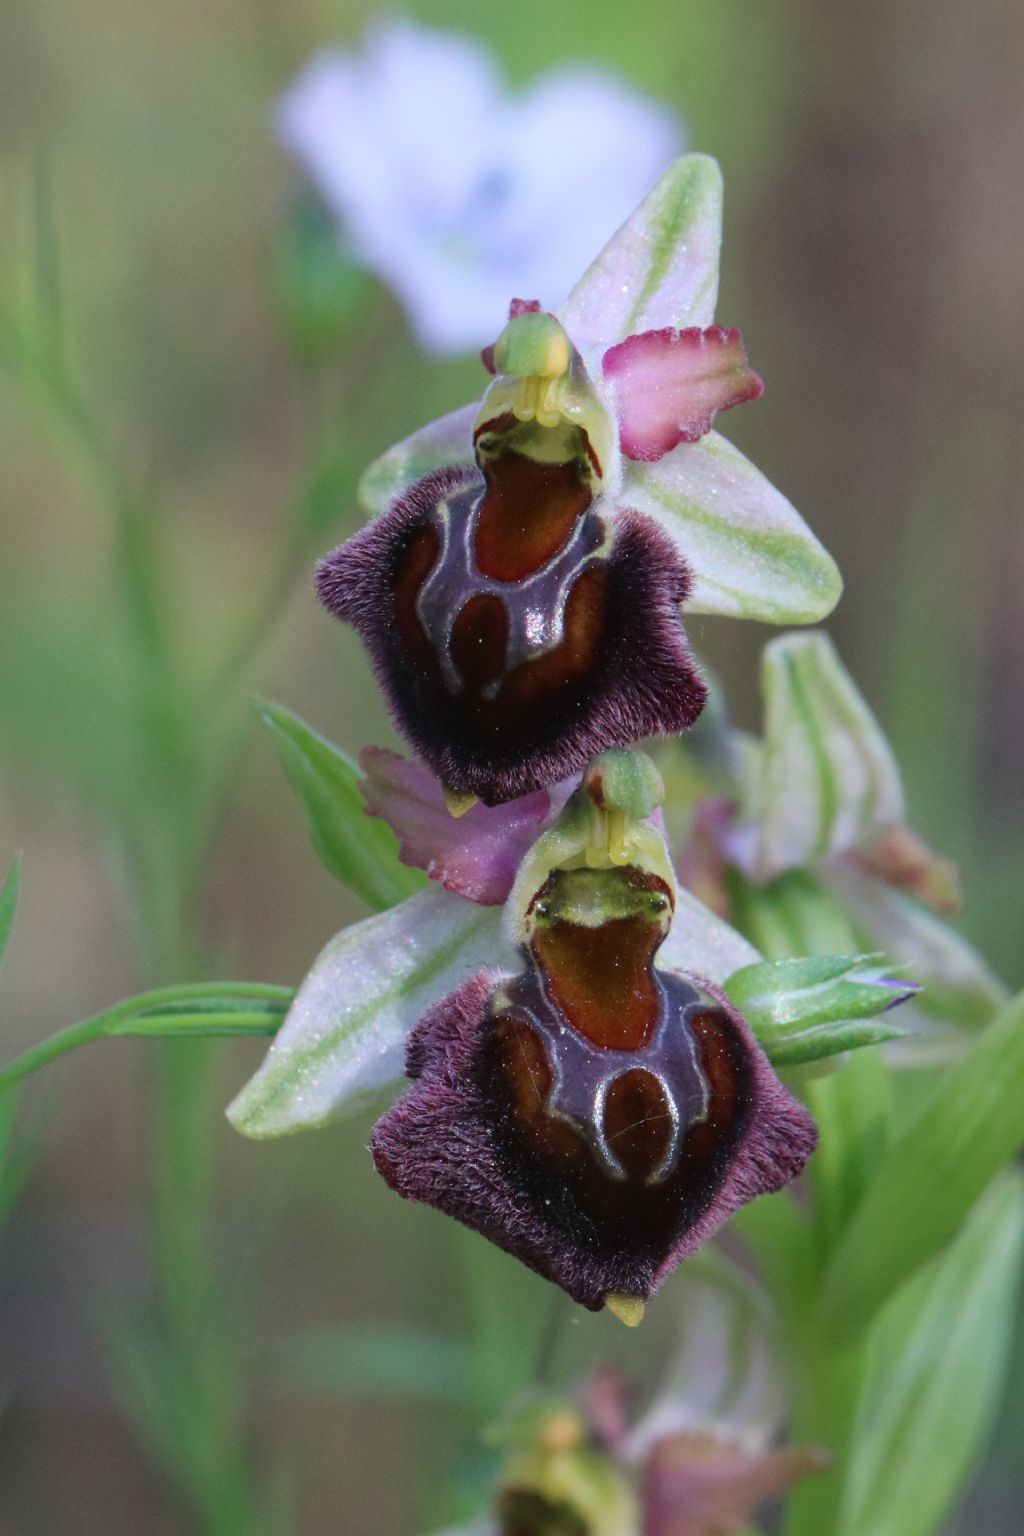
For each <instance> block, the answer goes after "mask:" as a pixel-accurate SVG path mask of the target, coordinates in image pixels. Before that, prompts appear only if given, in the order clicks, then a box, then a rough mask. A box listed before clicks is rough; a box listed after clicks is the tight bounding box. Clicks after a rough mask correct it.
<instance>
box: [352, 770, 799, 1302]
mask: <svg viewBox="0 0 1024 1536" xmlns="http://www.w3.org/2000/svg"><path fill="white" fill-rule="evenodd" d="M660 798H661V786H660V780H659V778H658V775H657V772H656V770H655V769H654V766H653V764H651V763H650V761H649V760H648V759H646V758H644V757H643V755H642V754H639V753H635V752H610V753H608V754H605V755H604V756H603V757H602V758H599V759H598V760H597V761H596V762H595V763H594V764H592V765H591V767H590V769H589V770H588V773H587V774H586V776H585V777H584V780H583V783H582V785H581V786H580V788H579V790H577V792H576V793H575V794H574V795H573V797H572V798H571V799H570V801H569V802H568V804H567V805H566V807H565V809H564V811H563V812H562V814H561V815H560V817H559V818H558V820H557V821H556V822H555V823H554V824H553V825H552V826H551V827H550V828H549V830H548V831H547V832H545V833H543V834H542V836H541V837H540V838H539V839H538V841H537V843H536V845H535V846H534V848H533V849H532V850H531V851H530V853H529V854H528V855H527V858H526V859H525V860H524V863H523V865H522V867H521V869H520V872H519V875H518V876H517V879H516V883H515V885H514V886H513V888H512V892H511V895H510V897H509V900H508V903H507V905H506V908H505V918H504V921H505V926H506V934H507V937H508V938H509V939H510V940H512V941H513V942H514V944H515V946H516V949H517V951H518V955H519V969H518V971H516V972H515V973H514V974H511V975H509V974H502V973H500V972H494V971H490V970H485V971H480V972H478V973H477V974H476V975H474V976H472V977H470V979H469V980H468V981H466V982H465V983H463V985H462V986H460V987H459V988H458V989H457V990H456V991H454V992H453V993H451V994H449V995H448V996H447V997H445V998H443V999H442V1001H441V1002H440V1003H438V1004H437V1005H436V1006H435V1007H433V1008H432V1009H430V1011H429V1012H428V1013H427V1014H426V1015H425V1016H424V1017H423V1018H422V1019H421V1021H420V1023H419V1024H418V1025H417V1027H416V1029H415V1030H414V1031H413V1034H412V1036H411V1038H410V1041H409V1046H408V1050H407V1056H406V1065H407V1071H408V1074H409V1076H410V1077H412V1078H413V1079H414V1080H415V1082H414V1086H413V1088H412V1089H411V1090H410V1091H409V1092H408V1093H407V1094H406V1095H405V1097H404V1098H403V1099H401V1100H400V1101H399V1103H398V1104H397V1105H396V1106H395V1107H394V1108H393V1109H391V1110H390V1111H389V1112H388V1113H387V1114H386V1115H385V1116H384V1117H383V1119H382V1120H381V1121H380V1122H379V1123H378V1125H377V1127H376V1129H375V1131H374V1133H373V1139H372V1152H373V1156H374V1161H375V1162H376V1164H377V1167H378V1169H379V1171H380V1172H381V1173H382V1174H383V1176H384V1177H385V1179H386V1180H387V1182H388V1183H389V1184H390V1185H391V1186H392V1188H394V1189H395V1190H397V1191H398V1193H400V1194H402V1195H404V1196H406V1197H408V1198H410V1199H414V1200H421V1201H424V1202H426V1203H428V1204H430V1205H434V1206H436V1207H437V1208H438V1209H440V1210H443V1211H446V1212H447V1213H448V1214H450V1215H452V1216H455V1217H456V1218H457V1219H458V1220H460V1221H462V1222H464V1223H465V1224H466V1225H467V1226H470V1227H473V1228H475V1229H476V1230H477V1231H479V1232H482V1233H483V1234H484V1236H486V1237H488V1238H490V1239H491V1241H493V1242H495V1243H497V1244H498V1246H499V1247H502V1248H504V1249H505V1250H506V1251H508V1252H510V1253H512V1254H514V1255H515V1256H516V1257H518V1258H519V1259H521V1260H522V1261H523V1262H524V1263H525V1264H527V1265H529V1266H530V1268H532V1269H534V1270H536V1271H537V1272H538V1273H539V1274H541V1275H544V1276H545V1277H546V1278H547V1279H549V1280H552V1281H554V1282H555V1284H557V1285H560V1286H562V1288H563V1289H564V1290H566V1291H567V1292H568V1294H569V1295H570V1296H572V1297H573V1298H574V1299H575V1300H576V1301H578V1302H580V1303H581V1304H582V1305H583V1306H586V1307H589V1308H591V1309H594V1310H596V1309H598V1308H600V1307H602V1306H605V1305H607V1306H608V1307H609V1308H610V1309H611V1310H612V1311H614V1312H616V1313H617V1315H619V1316H620V1317H622V1318H623V1320H624V1321H626V1322H628V1323H635V1322H638V1321H639V1320H640V1318H641V1316H642V1314H643V1306H644V1303H645V1302H646V1301H647V1299H648V1298H649V1297H650V1296H651V1295H652V1294H653V1293H654V1292H655V1291H656V1290H657V1289H658V1287H659V1286H660V1285H661V1283H662V1282H663V1281H664V1279H665V1278H666V1276H667V1275H669V1274H670V1273H671V1272H672V1270H674V1269H675V1268H676V1266H677V1265H678V1264H679V1263H680V1262H681V1261H682V1260H683V1259H684V1258H685V1257H686V1256H687V1255H688V1254H690V1253H692V1252H693V1250H694V1249H695V1248H696V1247H697V1246H698V1245H699V1244H700V1243H702V1242H703V1241H705V1240H706V1239H707V1238H708V1237H710V1236H711V1234H712V1233H713V1232H714V1231H715V1230H716V1229H717V1228H718V1227H719V1226H720V1225H721V1224H722V1222H723V1221H724V1220H725V1219H726V1217H727V1216H728V1215H729V1214H730V1213H731V1212H732V1211H734V1210H735V1209H736V1208H737V1207H738V1206H740V1205H742V1204H744V1203H746V1202H747V1201H749V1200H751V1199H753V1198H754V1197H755V1196H756V1195H758V1194H763V1193H766V1192H768V1191H772V1190H777V1189H780V1188H782V1187H783V1186H784V1185H785V1184H787V1183H789V1181H790V1180H791V1179H793V1178H795V1177H796V1175H797V1174H798V1173H799V1172H800V1170H801V1169H802V1167H803V1165H804V1163H805V1162H806V1160H807V1158H808V1157H809V1155H810V1153H811V1151H812V1149H813V1147H814V1144H815V1139H816V1133H815V1129H814V1124H813V1121H812V1120H811V1118H810V1116H809V1114H808V1113H807V1111H806V1110H805V1109H804V1107H803V1106H802V1105H801V1104H800V1103H798V1102H797V1100H795V1099H794V1098H793V1097H792V1096H791V1095H790V1094H789V1093H788V1092H787V1091H786V1089H784V1088H783V1086H782V1084H781V1083H780V1082H779V1081H778V1079H777V1078H776V1076H775V1074H774V1072H773V1071H772V1069H771V1067H770V1065H769V1063H768V1060H767V1058H766V1057H765V1055H764V1054H763V1052H762V1051H761V1049H760V1047H759V1046H758V1045H757V1043H756V1042H755V1040H754V1037H753V1035H752V1034H751V1031H750V1029H749V1028H748V1026H747V1024H746V1022H745V1021H744V1020H743V1018H742V1017H741V1016H740V1015H739V1014H738V1013H737V1011H736V1010H735V1008H733V1007H732V1005H731V1004H730V1003H729V1002H728V1000H727V998H726V996H725V994H724V992H721V991H720V990H719V989H718V988H717V987H714V986H712V985H711V984H710V983H708V982H706V981H704V980H702V979H701V978H699V977H697V976H693V975H690V974H686V973H682V972H678V971H673V970H669V969H661V968H660V967H659V966H658V965H657V964H656V956H657V954H658V952H659V951H660V950H661V949H662V947H663V945H664V944H665V941H666V939H667V938H668V935H669V931H670V929H671V926H672V922H673V912H674V908H675V903H676V884H675V877H674V875H673V873H672V867H671V863H670V861H669V857H668V852H667V849H666V847H665V844H664V841H663V839H662V837H661V835H660V833H659V832H657V831H656V829H655V828H654V827H653V826H652V825H651V823H650V821H649V820H648V819H647V818H648V817H649V816H650V814H651V812H652V811H653V810H654V809H655V807H656V805H657V803H658V801H659V800H660Z"/></svg>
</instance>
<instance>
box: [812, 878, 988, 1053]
mask: <svg viewBox="0 0 1024 1536" xmlns="http://www.w3.org/2000/svg"><path fill="white" fill-rule="evenodd" d="M822 878H823V879H824V880H825V881H826V882H827V884H828V885H829V886H830V888H831V889H832V890H833V891H834V892H835V894H836V895H837V896H838V897H839V900H840V901H841V902H842V904H843V906H844V907H845V908H846V910H847V912H848V913H849V915H850V918H851V919H852V921H853V923H854V924H855V925H856V927H857V928H858V929H859V930H860V932H861V933H862V934H863V935H864V937H865V939H866V940H867V941H868V942H869V943H871V944H877V945H878V946H879V948H884V949H885V950H886V952H887V953H888V954H890V955H894V956H896V957H897V958H898V959H899V960H900V961H901V962H902V964H903V965H905V966H906V970H907V975H908V976H910V977H911V978H912V979H913V980H914V981H919V982H920V983H921V986H922V989H923V990H922V992H921V994H920V996H919V997H917V998H916V999H915V1001H914V1004H913V1007H914V1009H915V1010H917V1009H920V1010H922V1012H924V1013H926V1014H928V1015H929V1016H930V1017H932V1018H934V1019H939V1020H945V1021H948V1022H949V1023H950V1024H954V1025H956V1026H958V1027H960V1028H964V1029H975V1028H980V1027H981V1026H982V1025H983V1024H987V1023H988V1022H989V1020H990V1019H991V1018H992V1017H993V1015H994V1014H995V1013H997V1012H998V1011H999V1009H1000V1008H1002V1007H1003V1006H1004V1004H1006V1003H1007V1002H1008V1001H1009V998H1010V993H1009V990H1008V988H1007V987H1006V986H1005V985H1004V984H1003V982H1001V981H1000V980H999V978H998V976H996V974H995V972H994V971H993V970H992V969H991V967H990V966H989V965H988V964H987V962H986V961H985V960H983V959H982V957H981V955H979V954H978V951H977V950H976V949H974V948H973V946H972V945H970V944H969V943H968V942H967V940H966V939H965V938H964V937H963V936H962V934H959V933H957V932H956V930H955V929H954V928H951V927H950V925H949V924H948V923H946V922H943V920H942V918H941V917H937V916H936V915H935V913H934V912H929V910H928V908H927V907H924V906H922V905H921V903H920V902H919V901H915V900H914V898H913V897H912V896H907V895H906V894H905V893H904V892H903V891H896V890H893V888H892V887H891V886H889V885H885V884H884V883H883V882H882V881H881V880H879V879H877V878H875V877H874V876H873V875H868V874H865V873H864V871H863V870H860V869H858V868H857V867H856V866H855V865H853V864H851V863H850V862H849V861H847V860H844V861H842V862H836V863H834V864H831V865H830V866H829V867H828V869H827V870H823V871H822ZM901 1011H902V1010H901Z"/></svg>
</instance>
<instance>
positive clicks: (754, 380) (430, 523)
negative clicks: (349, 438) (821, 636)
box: [318, 156, 839, 805]
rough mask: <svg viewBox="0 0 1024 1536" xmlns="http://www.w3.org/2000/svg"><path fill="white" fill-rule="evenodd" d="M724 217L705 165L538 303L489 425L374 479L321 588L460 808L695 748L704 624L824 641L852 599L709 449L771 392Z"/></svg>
mask: <svg viewBox="0 0 1024 1536" xmlns="http://www.w3.org/2000/svg"><path fill="white" fill-rule="evenodd" d="M720 216H721V181H720V177H719V173H718V168H717V166H715V164H714V162H713V161H709V160H707V159H706V158H705V157H702V156H689V157H687V158H686V159H684V160H681V161H679V162H678V163H677V164H676V165H675V166H674V167H672V168H671V170H670V171H669V172H668V173H667V174H666V175H665V177H663V179H662V181H661V182H659V183H658V185H657V187H655V189H654V191H653V192H652V193H651V194H650V195H649V197H648V198H647V199H646V200H645V202H644V203H643V204H642V205H641V207H640V208H639V209H638V210H637V212H636V214H634V216H633V218H632V219H631V220H629V221H628V222H627V224H626V225H624V226H623V228H622V230H620V231H619V233H618V235H616V236H615V237H614V239H613V240H612V241H611V243H610V244H609V246H608V247H607V248H606V250H605V251H604V252H603V253H602V255H601V256H599V257H598V259H597V261H596V262H595V263H594V266H593V267H592V268H591V269H590V271H589V272H588V273H587V274H586V275H585V277H584V278H583V280H582V281H581V283H580V284H579V285H578V286H577V288H576V289H575V290H574V291H573V293H572V295H570V298H569V300H568V302H567V304H566V305H565V307H564V308H563V310H562V311H561V312H560V313H559V314H558V315H554V314H550V313H547V312H545V311H544V310H542V309H541V307H540V304H539V302H538V301H536V300H529V301H522V300H517V301H515V302H514V303H513V304H512V307H511V312H510V317H509V322H508V324H507V326H506V327H505V329H504V330H503V331H502V333H501V335H500V336H499V337H498V338H497V340H496V342H495V343H494V345H493V346H492V347H489V348H487V349H486V351H485V354H484V361H485V364H486V365H487V366H488V367H489V368H490V369H491V371H492V372H493V373H494V379H493V382H492V383H491V385H490V387H489V388H488V390H487V392H486V394H485V395H484V398H483V401H482V403H481V404H480V405H479V406H478V407H477V406H474V407H468V408H467V409H466V410H465V411H461V412H456V413H454V415H453V416H451V417H447V418H445V419H444V421H442V422H439V423H436V424H435V425H434V426H433V427H428V428H426V429H425V430H424V431H423V432H422V433H419V434H417V435H416V436H415V437H414V438H412V439H410V440H409V442H408V443H406V444H403V445H400V446H399V447H398V448H397V449H393V450H392V451H391V453H389V454H387V455H385V456H384V458H383V459H382V460H380V461H379V462H378V464H377V465H375V466H372V467H371V469H370V470H369V471H368V473H367V476H366V477H365V479H364V482H363V487H362V491H361V494H362V497H363V500H364V502H365V504H366V505H367V506H368V507H369V509H370V510H371V511H374V512H379V513H380V514H381V515H380V516H379V517H377V519H376V521H374V522H372V523H371V524H370V525H369V526H368V527H367V528H365V529H364V530H363V531H362V532H360V533H359V534H357V535H356V536H355V537H354V538H353V539H350V540H349V541H348V542H347V543H346V544H343V545H342V546H341V547H340V548H339V549H337V550H335V551H334V553H333V554H331V555H329V556H328V558H327V559H326V560H324V561H323V562H322V564H321V566H320V570H319V573H318V590H319V594H320V597H321V600H322V601H323V603H324V604H325V606H326V607H327V608H328V609H329V610H330V612H331V613H333V614H334V615H335V616H336V617H337V618H339V619H342V620H343V621H345V622H348V623H351V624H353V625H354V626H355V627H356V629H357V630H358V631H359V633H360V635H361V636H362V638H363V640H364V643H365V644H366V646H367V649H368V650H369V652H370V655H371V658H372V660H373V663H374V667H375V670H376V673H377V676H378V680H379V681H380V683H381V686H382V688H383V690H384V693H385V695H386V697H387V700H388V703H389V705H390V708H391V711H392V713H393V715H394V718H395V721H396V724H397V725H398V727H399V729H400V730H401V731H402V732H403V734H404V735H405V736H406V737H407V738H408V740H409V741H410V742H411V743H412V744H413V746H414V747H415V748H416V750H417V752H418V753H419V755H420V756H421V757H422V758H423V760H424V762H425V763H426V764H427V765H428V766H429V767H430V769H431V770H432V772H434V773H435V774H436V775H437V776H438V777H439V778H440V779H441V781H442V783H443V784H444V785H445V787H446V788H447V790H448V791H449V793H450V795H451V797H452V800H453V804H455V805H465V804H468V803H470V802H469V797H479V798H480V799H482V800H483V801H484V802H485V803H487V804H489V805H491V804H498V803H501V802H503V801H506V800H510V799H513V798H515V797H517V796H521V795H525V794H529V793H531V792H533V791H535V790H538V789H541V788H544V787H545V786H547V785H549V784H553V783H556V782H558V781H559V780H563V779H566V778H568V777H569V776H571V775H572V774H574V773H578V772H580V771H581V770H582V769H583V767H584V766H585V765H586V763H587V762H588V761H589V760H590V759H591V758H592V757H594V756H596V755H597V754H599V753H600V752H602V751H605V750H607V749H609V748H613V747H625V746H629V745H631V744H632V743H633V742H635V741H638V740H641V739H643V738H645V737H648V736H655V735H661V734H672V733H675V732H678V731H682V730H685V729H686V728H687V727H688V726H689V725H691V724H692V723H693V721H694V720H695V719H696V717H697V715H698V714H699V713H700V710H701V708H702V706H703V703H704V699H705V687H704V684H703V682H702V681H701V679H700V677H699V676H698V674H697V670H696V668H695V666H694V663H693V660H692V657H691V655H690V653H689V649H688V646H687V642H686V636H685V633H684V631H683V627H682V622H681V618H680V611H679V610H680V605H681V604H683V603H685V602H687V601H688V600H691V602H692V603H693V605H694V606H698V607H700V608H702V609H703V610H704V611H711V612H728V613H738V614H747V615H749V616H752V617H757V618H767V619H770V620H775V621H795V622H803V621H807V620H809V619H813V618H818V617H821V616H822V615H823V614H824V613H826V612H828V611H829V609H830V608H831V607H832V606H833V604H834V603H835V601H836V598H837V597H838V593H839V581H838V576H837V573H836V571H835V567H834V565H833V563H832V561H831V560H830V559H829V557H828V555H826V554H825V552H824V550H822V549H821V547H820V545H818V544H817V542H816V541H815V540H814V538H813V537H812V535H811V534H810V533H809V532H808V530H807V529H806V527H805V526H804V524H803V523H802V521H801V520H800V518H799V517H798V516H797V514H796V513H795V512H794V511H793V509H792V508H791V507H790V506H789V504H788V503H787V502H786V501H785V500H784V499H783V498H782V497H781V496H780V495H779V494H778V492H776V491H774V490H773V489H772V488H771V487H770V486H768V485H767V483H766V482H764V481H763V480H762V479H761V477H760V476H759V475H758V474H757V471H756V470H754V469H753V468H752V466H750V465H748V464H747V462H746V461H745V460H744V459H743V458H742V457H741V456H740V455H738V454H736V452H735V450H733V449H731V448H730V447H729V446H728V444H725V443H724V442H723V441H722V440H721V439H719V438H717V437H716V436H715V435H714V434H713V433H712V432H711V425H712V420H713V417H714V415H715V412H716V411H719V410H725V409H727V408H729V407H730V406H733V405H737V404H739V403H740V402H741V401H743V400H748V399H753V398H754V397H755V396H756V395H758V394H760V392H761V381H760V379H759V378H758V377H757V375H756V374H754V373H753V372H752V371H751V370H750V368H749V367H748V364H747V360H746V354H745V352H744V350H743V345H742V341H741V339H740V336H739V333H738V332H737V331H735V330H725V329H722V328H721V327H717V326H714V325H712V324H710V323H709V322H710V319H711V315H712V313H713V309H714V299H715V290H716V288H717V271H718V246H719V229H720Z"/></svg>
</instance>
